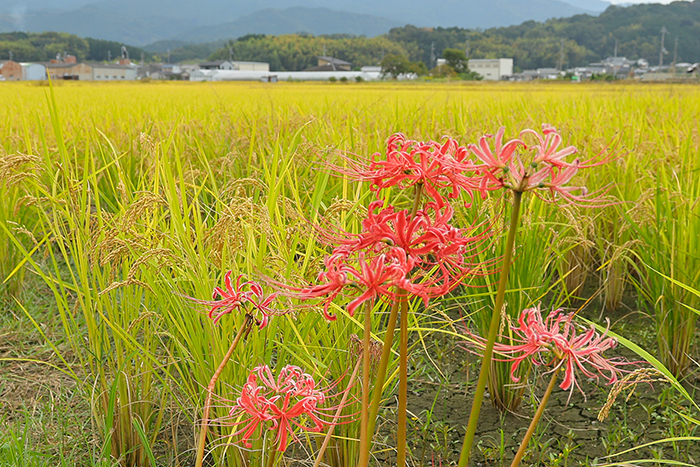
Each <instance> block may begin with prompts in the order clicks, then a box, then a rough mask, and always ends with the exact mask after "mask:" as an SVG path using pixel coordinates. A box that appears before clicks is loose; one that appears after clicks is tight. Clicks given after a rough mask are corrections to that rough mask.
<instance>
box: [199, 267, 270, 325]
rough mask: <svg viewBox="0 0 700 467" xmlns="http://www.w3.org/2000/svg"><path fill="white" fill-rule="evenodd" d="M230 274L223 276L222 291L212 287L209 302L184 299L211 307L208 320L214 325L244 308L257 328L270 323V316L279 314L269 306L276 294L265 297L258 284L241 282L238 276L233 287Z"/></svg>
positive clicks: (241, 277) (229, 272)
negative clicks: (225, 316) (212, 321)
mask: <svg viewBox="0 0 700 467" xmlns="http://www.w3.org/2000/svg"><path fill="white" fill-rule="evenodd" d="M231 274H232V273H231V271H228V272H227V273H226V275H225V276H224V287H225V288H224V289H222V288H221V287H218V286H217V287H214V292H213V294H212V299H211V300H200V299H197V298H193V297H187V296H185V297H186V298H188V299H190V300H192V301H194V302H195V303H198V304H200V305H205V306H207V307H211V309H210V310H209V318H211V319H213V320H214V324H216V323H218V322H219V320H220V319H221V317H222V316H224V315H227V314H229V313H232V312H234V311H236V310H239V309H241V308H242V307H245V309H246V313H248V314H251V316H253V318H254V319H255V322H256V324H257V325H258V327H259V328H260V329H262V328H264V327H265V326H267V324H268V323H269V322H270V317H271V316H273V315H277V314H280V313H279V311H277V310H275V309H273V308H272V307H271V306H270V305H271V304H272V302H273V300H274V299H275V298H276V297H277V295H278V294H277V293H272V294H270V295H268V296H265V294H264V293H263V289H262V287H261V286H260V284H259V283H257V282H254V281H247V282H243V275H240V276H238V278H237V279H236V285H235V286H234V285H233V283H232V281H231ZM246 305H248V306H246Z"/></svg>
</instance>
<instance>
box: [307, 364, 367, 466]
mask: <svg viewBox="0 0 700 467" xmlns="http://www.w3.org/2000/svg"><path fill="white" fill-rule="evenodd" d="M360 363H363V362H362V360H358V361H357V363H356V364H355V369H354V370H353V371H352V375H351V376H350V381H348V386H347V387H346V388H345V392H344V393H343V397H342V398H341V399H340V404H338V410H336V411H335V415H334V416H333V422H332V423H331V425H330V426H329V427H328V433H326V436H325V438H324V439H323V444H321V448H320V449H319V450H318V454H317V456H316V462H314V466H313V467H319V466H320V465H321V459H323V454H325V452H326V449H327V448H328V443H329V442H330V441H331V436H333V430H334V429H335V425H336V424H337V423H338V419H339V418H340V413H341V412H342V411H343V408H345V402H346V401H347V400H348V394H350V388H352V386H353V384H354V383H355V378H357V373H358V372H359V371H360ZM363 365H364V363H363ZM363 372H364V368H363ZM362 376H363V378H364V374H363V375H362ZM363 393H364V388H363ZM363 396H364V394H363ZM368 404H369V399H368V401H367V404H365V400H364V398H363V399H362V409H363V412H364V411H365V410H364V408H365V406H366V405H368ZM360 442H362V441H361V440H360Z"/></svg>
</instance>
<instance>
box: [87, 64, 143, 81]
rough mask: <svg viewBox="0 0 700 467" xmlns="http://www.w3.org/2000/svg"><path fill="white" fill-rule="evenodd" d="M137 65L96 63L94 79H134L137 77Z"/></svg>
mask: <svg viewBox="0 0 700 467" xmlns="http://www.w3.org/2000/svg"><path fill="white" fill-rule="evenodd" d="M136 68H137V67H136V66H135V65H114V64H106V65H105V64H95V65H93V66H92V79H93V80H95V81H133V80H135V79H136Z"/></svg>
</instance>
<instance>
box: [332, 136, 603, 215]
mask: <svg viewBox="0 0 700 467" xmlns="http://www.w3.org/2000/svg"><path fill="white" fill-rule="evenodd" d="M504 135H505V127H501V128H500V129H499V130H498V131H497V132H496V134H495V136H494V135H492V134H486V135H484V136H482V137H481V138H480V139H479V141H478V143H477V144H468V145H467V146H460V145H459V144H457V142H456V141H455V140H454V139H451V138H447V139H446V141H445V142H444V143H438V142H435V141H428V142H419V141H413V140H409V139H406V137H405V136H404V135H402V134H400V133H398V134H395V135H393V136H392V137H391V138H389V142H388V144H387V151H386V156H383V155H381V154H379V153H376V154H374V156H373V157H372V160H371V161H369V162H367V163H366V164H361V163H351V170H350V171H349V172H348V171H347V170H344V172H346V173H348V174H349V175H351V176H353V177H354V178H356V179H358V180H363V181H369V182H370V183H371V185H372V190H373V191H375V192H378V191H380V190H381V189H383V188H388V187H392V186H397V187H399V188H407V187H410V186H414V185H418V184H421V185H423V186H424V187H425V191H426V194H427V195H428V196H430V197H432V198H433V199H435V200H436V201H438V202H440V203H442V202H443V200H444V197H443V196H442V195H441V194H440V191H439V190H440V189H447V190H449V194H448V195H447V198H457V197H458V196H459V194H460V192H466V193H467V194H468V195H469V197H470V198H472V197H473V196H474V195H475V194H478V195H480V196H481V198H485V197H486V196H487V194H488V192H489V191H493V190H498V189H501V188H508V189H512V190H515V191H530V190H535V189H546V190H549V191H550V192H551V194H552V195H553V196H554V195H559V196H560V197H562V198H564V199H565V200H566V201H568V202H573V203H577V204H584V205H585V204H590V203H592V202H596V201H598V199H597V198H590V197H588V196H587V192H586V189H585V188H584V187H576V186H567V184H568V183H569V182H570V181H571V180H572V179H573V177H574V176H575V175H576V174H577V173H578V170H579V169H583V168H589V167H594V166H597V165H601V164H604V163H606V162H608V159H607V158H606V157H601V158H598V159H597V160H596V159H591V160H589V161H586V162H583V163H582V162H581V161H580V160H579V159H575V160H574V161H572V162H567V161H566V160H565V158H566V157H567V156H571V155H574V154H576V153H577V149H576V148H575V147H574V146H566V147H564V148H560V146H561V144H562V137H561V135H560V134H559V132H558V131H557V130H556V129H555V128H554V127H553V126H551V125H548V124H543V125H542V132H541V133H540V132H537V131H535V130H531V129H526V130H523V131H522V132H520V139H511V140H509V141H505V142H504ZM492 139H493V147H492V145H491V144H490V141H491V140H492ZM525 139H533V140H534V143H533V144H531V145H528V144H526V142H525V141H524V140H525ZM576 192H580V194H578V195H576V194H574V193H576ZM467 204H469V203H467Z"/></svg>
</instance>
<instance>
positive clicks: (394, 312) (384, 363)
mask: <svg viewBox="0 0 700 467" xmlns="http://www.w3.org/2000/svg"><path fill="white" fill-rule="evenodd" d="M401 294H405V292H404V291H403V290H401V289H399V290H398V291H397V295H399V296H401ZM400 302H401V300H396V301H395V302H394V304H393V305H392V306H391V312H389V322H388V323H387V325H386V335H385V336H384V348H383V349H382V358H381V360H379V368H378V369H377V380H376V381H375V383H374V395H373V397H372V405H371V406H370V410H369V420H368V423H367V433H368V434H369V436H368V438H369V437H371V436H372V434H374V426H375V424H376V420H377V414H378V413H379V403H380V402H381V400H382V388H383V387H384V380H385V379H386V369H387V367H388V366H389V357H390V356H391V345H392V343H393V342H394V330H395V329H396V318H397V317H398V314H399V303H400ZM371 444H372V443H371V442H370V443H368V445H367V448H366V449H365V450H364V451H360V461H359V462H358V464H357V465H358V467H367V466H368V465H369V452H370V450H371Z"/></svg>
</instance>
